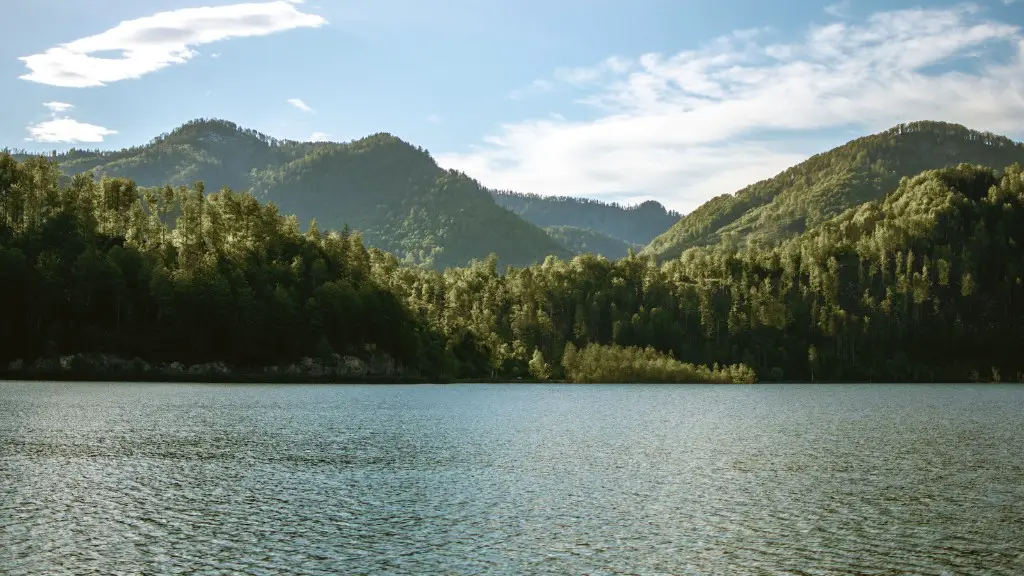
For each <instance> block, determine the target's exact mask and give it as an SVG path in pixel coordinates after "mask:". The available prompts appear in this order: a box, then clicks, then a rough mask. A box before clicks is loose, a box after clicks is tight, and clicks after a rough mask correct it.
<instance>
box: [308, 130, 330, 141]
mask: <svg viewBox="0 0 1024 576" xmlns="http://www.w3.org/2000/svg"><path fill="white" fill-rule="evenodd" d="M330 140H331V135H330V134H328V133H326V132H313V134H312V135H311V136H310V137H309V141H310V142H329V141H330Z"/></svg>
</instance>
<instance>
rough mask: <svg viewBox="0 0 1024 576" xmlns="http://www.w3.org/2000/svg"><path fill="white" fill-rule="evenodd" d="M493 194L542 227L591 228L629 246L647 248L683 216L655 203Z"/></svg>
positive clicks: (527, 219)
mask: <svg viewBox="0 0 1024 576" xmlns="http://www.w3.org/2000/svg"><path fill="white" fill-rule="evenodd" d="M491 194H492V195H493V196H494V200H495V201H496V202H497V203H498V204H500V205H502V206H504V207H505V208H508V209H509V210H511V211H512V212H515V213H516V214H518V215H519V216H521V217H522V218H523V219H524V220H526V221H527V222H530V223H531V224H534V225H536V226H540V227H541V228H550V227H556V226H557V227H562V226H570V227H572V228H579V229H584V230H587V229H589V230H594V231H595V232H600V233H601V234H604V235H605V236H610V237H612V238H617V239H619V240H622V241H623V242H624V243H626V244H627V245H635V244H640V245H644V246H646V245H647V243H649V242H650V241H651V240H652V239H653V238H654V237H655V236H657V235H658V234H660V233H662V232H663V231H665V229H667V228H668V227H669V226H672V225H673V224H675V223H676V222H677V221H678V220H679V219H680V218H681V217H682V215H681V214H679V213H678V212H675V211H672V210H667V209H666V208H665V207H664V206H662V205H661V204H660V203H658V202H655V201H653V200H648V201H647V202H643V203H640V204H637V205H636V206H621V205H619V204H615V203H605V202H601V201H598V200H592V199H589V198H573V197H569V196H541V195H539V194H524V193H519V192H511V191H492V192H491ZM604 255H605V256H609V255H608V254H604ZM609 257H611V256H609Z"/></svg>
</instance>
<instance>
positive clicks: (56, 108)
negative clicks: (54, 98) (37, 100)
mask: <svg viewBox="0 0 1024 576" xmlns="http://www.w3.org/2000/svg"><path fill="white" fill-rule="evenodd" d="M43 106H46V107H47V108H49V109H50V112H52V113H54V114H60V113H61V112H67V111H68V110H71V109H72V108H74V107H75V106H74V105H73V104H68V103H67V102H45V103H44V104H43Z"/></svg>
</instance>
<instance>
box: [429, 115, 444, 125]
mask: <svg viewBox="0 0 1024 576" xmlns="http://www.w3.org/2000/svg"><path fill="white" fill-rule="evenodd" d="M426 120H427V122H429V123H431V124H435V125H436V124H440V123H441V122H442V121H443V119H442V118H441V117H440V116H438V115H437V114H428V115H427V118H426Z"/></svg>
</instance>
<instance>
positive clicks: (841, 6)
mask: <svg viewBox="0 0 1024 576" xmlns="http://www.w3.org/2000/svg"><path fill="white" fill-rule="evenodd" d="M825 13H826V14H828V15H829V16H834V17H836V18H846V17H847V16H849V15H850V0H840V1H839V2H836V3H835V4H829V5H828V6H825Z"/></svg>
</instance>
